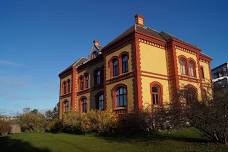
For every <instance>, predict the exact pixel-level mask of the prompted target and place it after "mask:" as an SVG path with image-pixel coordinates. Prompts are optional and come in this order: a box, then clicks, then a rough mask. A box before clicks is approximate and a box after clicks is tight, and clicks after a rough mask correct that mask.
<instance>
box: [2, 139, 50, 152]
mask: <svg viewBox="0 0 228 152" xmlns="http://www.w3.org/2000/svg"><path fill="white" fill-rule="evenodd" d="M0 151H1V152H50V151H49V150H48V149H40V148H36V147H34V146H33V145H31V144H30V143H28V142H24V141H21V140H17V139H11V138H10V137H8V136H6V137H0Z"/></svg>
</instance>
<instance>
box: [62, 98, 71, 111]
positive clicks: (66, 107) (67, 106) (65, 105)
mask: <svg viewBox="0 0 228 152" xmlns="http://www.w3.org/2000/svg"><path fill="white" fill-rule="evenodd" d="M68 111H70V102H69V101H67V100H65V101H64V102H63V112H68Z"/></svg>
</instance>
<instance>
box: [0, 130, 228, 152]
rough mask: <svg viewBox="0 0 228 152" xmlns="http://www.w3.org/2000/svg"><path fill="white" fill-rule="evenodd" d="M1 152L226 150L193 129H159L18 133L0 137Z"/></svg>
mask: <svg viewBox="0 0 228 152" xmlns="http://www.w3.org/2000/svg"><path fill="white" fill-rule="evenodd" d="M0 151H1V152H14V151H15V152H117V151H118V152H201V151H203V152H204V151H205V152H225V151H227V152H228V147H226V146H224V145H217V144H212V143H208V142H206V140H205V139H204V138H202V136H201V135H200V133H199V132H197V130H195V129H184V130H178V131H172V132H163V133H161V134H160V135H159V136H157V137H156V138H155V137H139V136H137V137H136V136H134V137H133V136H131V137H123V136H121V137H120V136H114V137H97V136H94V135H70V134H63V133H60V134H51V133H44V134H36V133H22V134H16V135H10V136H8V137H0Z"/></svg>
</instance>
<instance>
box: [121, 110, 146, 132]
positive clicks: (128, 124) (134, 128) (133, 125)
mask: <svg viewBox="0 0 228 152" xmlns="http://www.w3.org/2000/svg"><path fill="white" fill-rule="evenodd" d="M148 116H149V113H147V112H137V113H128V114H124V115H122V116H121V117H120V120H119V128H118V132H119V133H121V134H142V133H143V134H145V133H148V125H149V122H148V121H147V120H148V119H147V118H148Z"/></svg>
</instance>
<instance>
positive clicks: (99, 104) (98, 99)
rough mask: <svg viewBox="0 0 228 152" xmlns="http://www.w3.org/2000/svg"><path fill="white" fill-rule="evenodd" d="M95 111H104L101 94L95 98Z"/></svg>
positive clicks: (102, 95)
mask: <svg viewBox="0 0 228 152" xmlns="http://www.w3.org/2000/svg"><path fill="white" fill-rule="evenodd" d="M96 109H97V110H104V94H103V93H99V94H98V95H97V96H96Z"/></svg>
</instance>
